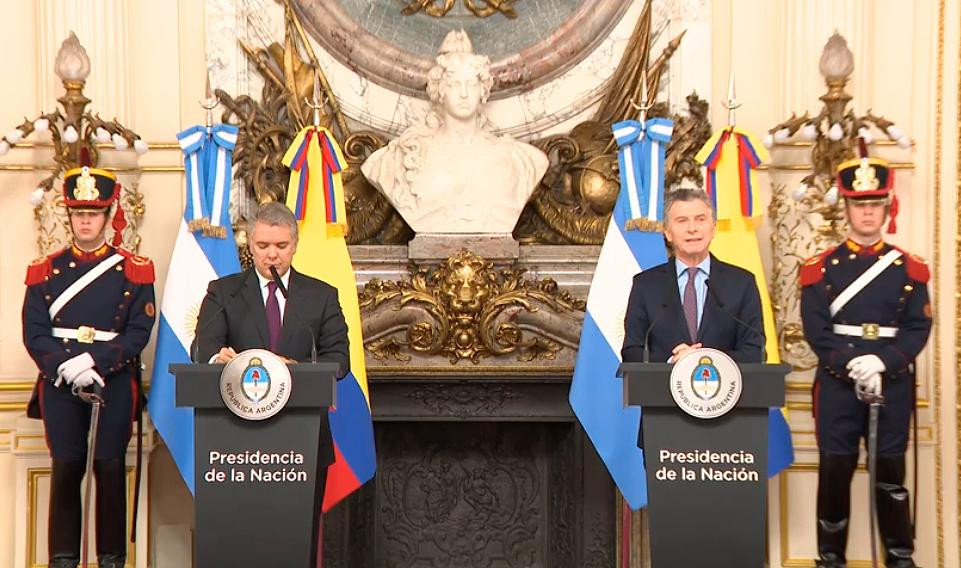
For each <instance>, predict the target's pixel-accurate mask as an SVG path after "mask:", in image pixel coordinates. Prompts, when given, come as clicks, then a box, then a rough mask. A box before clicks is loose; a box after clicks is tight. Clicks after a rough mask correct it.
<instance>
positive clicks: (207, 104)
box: [200, 73, 219, 128]
mask: <svg viewBox="0 0 961 568" xmlns="http://www.w3.org/2000/svg"><path fill="white" fill-rule="evenodd" d="M204 94H205V97H206V98H204V100H202V101H200V106H201V107H202V108H203V109H205V110H206V111H207V116H206V118H204V126H206V127H207V128H210V127H211V126H213V125H214V109H215V108H217V105H218V104H219V103H218V102H217V97H215V96H214V93H213V90H211V88H210V74H209V73H208V74H207V86H206V88H205V89H204Z"/></svg>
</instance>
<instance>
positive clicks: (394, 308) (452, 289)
mask: <svg viewBox="0 0 961 568" xmlns="http://www.w3.org/2000/svg"><path fill="white" fill-rule="evenodd" d="M524 272H525V271H524V270H523V269H517V268H504V269H500V270H495V269H494V266H493V263H491V262H489V261H487V260H486V259H484V258H482V257H480V256H477V255H475V254H474V253H472V252H470V251H466V250H465V251H461V252H459V253H457V254H455V255H454V256H452V257H450V258H448V259H447V260H446V261H445V262H444V263H443V264H441V265H440V266H436V267H413V268H412V270H411V277H410V279H409V280H401V281H396V282H395V281H385V280H379V279H373V280H371V281H370V282H368V283H367V284H366V285H365V286H364V290H363V292H361V294H360V308H361V317H362V319H363V322H364V338H365V339H364V342H365V349H366V350H367V351H368V352H369V353H370V354H371V355H372V356H373V358H374V359H376V360H378V361H388V360H395V361H401V362H405V363H407V362H411V361H412V360H413V357H414V356H415V355H416V356H419V357H421V356H438V355H440V356H445V357H447V359H448V360H449V362H450V363H451V364H456V363H458V362H459V361H461V360H465V359H466V360H469V361H471V362H473V363H475V364H476V363H479V362H480V361H481V360H482V359H485V358H489V357H494V358H497V357H505V356H508V355H514V356H515V359H516V360H517V361H533V360H535V359H540V360H553V359H555V357H556V355H557V353H558V352H560V351H561V350H562V349H563V348H564V347H567V348H569V349H575V348H576V347H577V330H578V329H579V328H580V322H581V321H582V320H583V313H582V312H583V311H584V310H585V303H584V301H583V300H579V299H576V298H574V297H572V296H571V295H570V293H568V292H566V291H563V290H560V289H559V288H558V286H557V283H556V282H554V281H553V280H551V279H543V280H539V281H537V280H533V279H526V278H523V274H524Z"/></svg>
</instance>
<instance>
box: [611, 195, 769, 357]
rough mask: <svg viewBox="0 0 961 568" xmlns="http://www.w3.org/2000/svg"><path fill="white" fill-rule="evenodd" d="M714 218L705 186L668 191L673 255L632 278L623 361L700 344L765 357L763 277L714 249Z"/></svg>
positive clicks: (674, 353)
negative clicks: (760, 290) (757, 277)
mask: <svg viewBox="0 0 961 568" xmlns="http://www.w3.org/2000/svg"><path fill="white" fill-rule="evenodd" d="M715 224H716V220H715V218H714V210H713V208H712V206H711V202H710V198H709V197H708V196H707V194H706V193H704V191H702V190H694V189H677V190H674V191H673V192H671V193H670V194H668V196H667V197H666V199H665V203H664V236H665V237H666V238H667V240H668V242H669V243H670V244H671V246H672V248H673V249H674V255H675V256H674V257H672V258H670V259H669V260H668V261H667V262H666V263H664V264H661V265H658V266H655V267H653V268H651V269H649V270H645V271H643V272H641V273H640V274H637V275H636V276H635V277H634V285H633V287H632V288H631V295H630V298H629V300H628V304H627V312H626V314H625V317H624V345H623V347H622V349H621V357H622V359H623V360H624V361H635V362H637V361H640V362H645V361H657V362H664V361H668V362H673V361H676V360H678V359H680V358H681V357H683V356H684V355H685V354H687V353H688V352H689V351H691V350H694V349H698V348H701V347H712V348H714V349H718V350H720V351H723V352H725V353H727V354H728V355H730V356H731V358H733V359H734V360H735V361H737V362H740V363H758V362H761V361H762V359H763V345H764V330H763V323H762V318H761V296H760V294H759V293H758V289H757V282H756V281H755V280H754V275H753V274H751V273H750V272H748V271H746V270H744V269H742V268H739V267H737V266H734V265H732V264H728V263H726V262H723V261H721V260H719V259H718V258H716V257H715V256H713V255H711V254H710V253H709V252H708V249H709V247H710V246H711V240H712V239H713V238H714V229H715Z"/></svg>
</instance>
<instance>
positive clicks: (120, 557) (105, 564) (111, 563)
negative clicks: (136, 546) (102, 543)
mask: <svg viewBox="0 0 961 568" xmlns="http://www.w3.org/2000/svg"><path fill="white" fill-rule="evenodd" d="M126 564H127V556H126V555H124V554H101V555H100V556H98V557H97V568H124V566H125V565H126Z"/></svg>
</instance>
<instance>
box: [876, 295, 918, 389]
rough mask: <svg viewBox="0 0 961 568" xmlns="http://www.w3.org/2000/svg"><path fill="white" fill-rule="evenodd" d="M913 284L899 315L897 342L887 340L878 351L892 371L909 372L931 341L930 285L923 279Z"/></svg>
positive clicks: (885, 364) (888, 369) (895, 340)
mask: <svg viewBox="0 0 961 568" xmlns="http://www.w3.org/2000/svg"><path fill="white" fill-rule="evenodd" d="M911 283H912V285H913V286H912V290H911V292H909V293H908V294H907V298H905V306H904V310H903V311H902V312H901V316H900V317H899V318H898V335H897V337H895V338H894V341H891V342H888V343H885V344H884V346H883V347H882V348H881V350H880V352H878V353H877V355H878V356H879V357H880V358H881V360H882V361H884V366H885V367H886V368H887V371H888V372H890V373H895V374H897V373H901V372H903V371H906V370H907V368H908V365H910V364H911V363H913V362H914V360H915V359H916V358H917V356H918V354H919V353H920V352H921V349H923V348H924V345H925V344H926V343H927V342H928V335H930V333H931V305H930V303H929V299H928V287H927V285H925V284H924V283H923V282H918V281H912V282H911Z"/></svg>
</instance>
